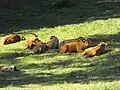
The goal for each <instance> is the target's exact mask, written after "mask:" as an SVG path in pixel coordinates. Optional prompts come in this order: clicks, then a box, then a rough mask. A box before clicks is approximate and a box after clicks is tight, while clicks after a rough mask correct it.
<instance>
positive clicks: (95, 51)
mask: <svg viewBox="0 0 120 90" xmlns="http://www.w3.org/2000/svg"><path fill="white" fill-rule="evenodd" d="M104 52H105V43H104V42H100V43H99V44H98V45H97V46H95V47H90V48H87V49H85V50H84V52H83V53H82V55H83V56H85V57H92V56H95V55H100V54H102V53H104Z"/></svg>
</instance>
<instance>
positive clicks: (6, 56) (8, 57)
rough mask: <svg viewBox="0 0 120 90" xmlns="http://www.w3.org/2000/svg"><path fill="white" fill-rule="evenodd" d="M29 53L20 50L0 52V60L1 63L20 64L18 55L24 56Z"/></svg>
mask: <svg viewBox="0 0 120 90" xmlns="http://www.w3.org/2000/svg"><path fill="white" fill-rule="evenodd" d="M30 54H31V53H22V52H20V53H19V52H17V51H16V52H9V53H1V54H0V62H1V64H9V65H11V64H14V65H15V64H20V60H19V59H18V57H26V56H28V55H30Z"/></svg>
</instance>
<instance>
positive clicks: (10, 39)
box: [0, 33, 25, 45]
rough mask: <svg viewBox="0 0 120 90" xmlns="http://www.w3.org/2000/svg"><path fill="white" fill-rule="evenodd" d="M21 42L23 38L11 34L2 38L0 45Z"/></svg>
mask: <svg viewBox="0 0 120 90" xmlns="http://www.w3.org/2000/svg"><path fill="white" fill-rule="evenodd" d="M21 40H25V37H23V36H19V35H17V34H16V33H12V34H10V35H6V36H5V37H3V38H2V40H1V41H0V43H1V44H3V45H7V44H11V43H16V42H20V41H21Z"/></svg>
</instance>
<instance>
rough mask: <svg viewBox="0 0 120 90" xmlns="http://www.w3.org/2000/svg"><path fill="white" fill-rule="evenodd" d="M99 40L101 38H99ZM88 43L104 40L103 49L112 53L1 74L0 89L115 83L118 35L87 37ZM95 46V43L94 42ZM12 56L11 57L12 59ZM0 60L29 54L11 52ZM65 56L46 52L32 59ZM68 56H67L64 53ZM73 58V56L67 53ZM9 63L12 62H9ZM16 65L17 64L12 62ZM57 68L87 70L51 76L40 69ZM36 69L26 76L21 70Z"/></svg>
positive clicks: (118, 73) (118, 68)
mask: <svg viewBox="0 0 120 90" xmlns="http://www.w3.org/2000/svg"><path fill="white" fill-rule="evenodd" d="M99 37H100V39H99ZM89 39H90V40H96V41H104V42H106V43H107V46H106V49H110V50H111V52H107V53H106V54H103V55H100V56H95V57H93V58H87V59H84V58H82V57H81V56H80V58H75V59H68V60H57V61H55V62H52V63H40V64H37V63H30V64H28V65H23V66H22V70H21V71H20V72H0V81H2V82H0V87H6V86H9V85H11V84H12V85H13V86H19V87H20V86H21V85H28V84H45V85H51V84H58V83H64V82H67V83H89V82H91V81H101V80H102V81H104V82H107V81H109V82H111V81H114V80H120V62H119V61H120V50H116V48H117V49H119V48H120V45H119V44H120V40H119V39H120V33H118V34H112V35H94V36H89ZM96 43H97V42H96ZM11 55H12V56H13V57H11ZM11 55H9V54H8V55H6V56H3V55H1V57H4V58H7V59H8V60H9V58H10V57H11V58H13V59H14V58H16V57H20V56H27V55H30V54H25V53H19V54H16V53H13V54H11ZM57 55H58V56H59V55H65V54H60V53H57V52H55V53H46V54H40V56H33V57H34V58H36V59H37V58H41V59H42V58H44V57H46V58H52V57H54V56H57ZM66 55H67V54H66ZM68 55H72V54H68ZM11 62H12V61H11ZM15 63H16V62H15ZM72 64H73V65H72ZM57 68H63V69H65V68H85V69H86V70H72V71H71V72H69V73H67V72H66V73H63V74H54V73H51V72H49V73H44V72H42V70H52V69H57ZM31 69H34V70H36V69H37V70H38V71H39V72H37V73H32V74H29V73H25V72H24V70H31Z"/></svg>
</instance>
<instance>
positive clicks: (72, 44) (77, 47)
mask: <svg viewBox="0 0 120 90" xmlns="http://www.w3.org/2000/svg"><path fill="white" fill-rule="evenodd" d="M87 47H88V41H86V40H85V39H84V38H83V37H79V38H78V39H72V40H66V41H64V43H63V44H61V45H60V49H59V51H60V52H62V53H66V52H69V53H72V52H83V51H84V49H86V48H87Z"/></svg>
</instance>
